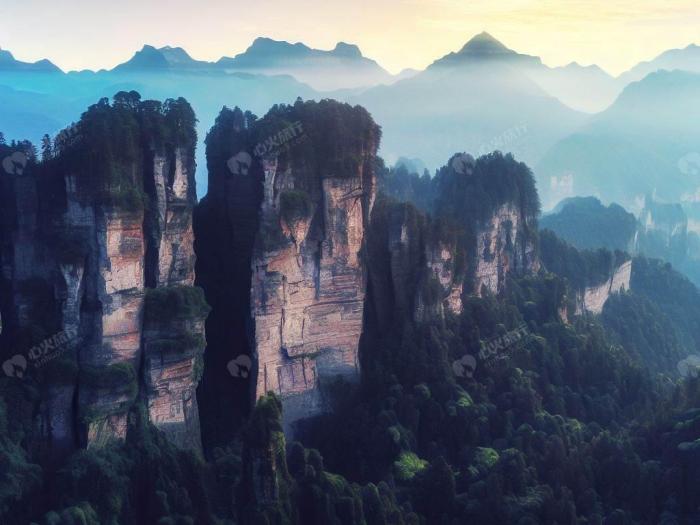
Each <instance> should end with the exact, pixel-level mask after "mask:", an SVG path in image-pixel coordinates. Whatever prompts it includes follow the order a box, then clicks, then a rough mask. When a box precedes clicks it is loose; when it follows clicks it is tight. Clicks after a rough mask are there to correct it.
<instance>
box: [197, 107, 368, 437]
mask: <svg viewBox="0 0 700 525" xmlns="http://www.w3.org/2000/svg"><path fill="white" fill-rule="evenodd" d="M225 129H228V133H225V132H224V130H225ZM210 139H211V140H209V139H208V147H209V149H208V153H209V164H210V178H211V180H210V188H219V189H220V190H216V189H215V190H214V191H216V192H217V194H214V193H213V192H212V191H210V195H208V196H207V197H206V198H205V199H204V201H203V203H202V206H201V207H200V215H201V221H198V223H199V222H201V224H202V225H204V224H207V223H208V224H211V221H212V220H213V219H212V218H213V217H215V216H219V217H222V218H224V217H225V219H224V220H225V223H224V224H223V225H222V228H223V233H222V236H221V238H218V239H216V240H214V239H211V240H210V241H206V243H205V242H200V241H199V240H198V256H199V257H200V266H199V268H204V265H207V266H208V267H209V266H211V267H213V266H214V264H215V263H214V262H213V261H214V260H215V259H214V258H215V257H217V254H216V253H214V251H213V250H214V248H213V245H214V244H218V245H220V246H228V247H229V248H227V250H230V252H229V253H231V255H234V253H235V254H236V255H235V257H236V259H232V260H231V264H232V265H233V264H236V265H238V264H241V263H242V264H244V265H245V264H248V265H249V266H248V268H249V270H248V271H247V272H246V273H247V274H248V279H240V281H239V282H237V284H236V287H235V290H232V291H233V293H234V294H236V295H238V296H240V295H242V294H246V295H248V296H249V298H250V303H249V304H242V305H239V306H240V307H239V308H238V309H237V315H238V316H240V317H242V318H243V321H241V319H238V320H234V321H232V322H233V324H237V325H238V326H239V330H238V336H237V337H236V336H233V334H232V333H229V334H228V336H227V337H232V336H233V339H229V341H231V342H233V340H234V339H236V338H240V339H242V336H245V339H246V341H247V342H246V343H243V344H240V345H239V346H237V347H234V348H233V352H231V350H232V346H231V344H230V343H229V344H228V348H227V347H226V339H222V341H221V349H220V350H218V352H221V353H222V354H224V353H225V352H228V353H226V354H225V358H224V359H222V360H221V362H225V360H226V359H228V360H229V362H228V365H227V367H226V368H228V370H229V372H230V373H231V375H232V376H233V377H232V378H231V377H229V378H228V380H229V381H231V380H239V381H240V380H241V379H244V380H247V381H248V382H249V388H250V392H251V395H252V398H253V399H258V398H260V397H261V396H262V395H264V394H265V393H266V392H268V391H273V392H275V393H276V394H278V395H279V396H280V397H281V399H282V403H283V406H284V411H283V414H284V424H285V427H286V429H287V430H290V429H291V428H292V425H293V424H294V423H295V422H296V421H298V420H299V419H302V418H304V417H308V416H312V415H314V414H317V413H319V411H321V410H323V396H322V394H321V392H320V385H321V383H322V382H324V381H330V380H331V379H332V378H334V377H337V376H344V377H346V378H356V377H357V375H358V372H359V371H358V364H357V353H358V345H359V339H360V335H361V333H362V319H363V308H364V298H365V263H364V259H363V256H362V251H363V246H364V243H365V231H366V229H367V227H368V223H369V216H370V212H371V209H372V205H373V202H374V195H375V177H374V161H375V156H376V150H377V147H378V143H379V129H378V127H377V126H376V125H375V124H374V122H372V120H371V117H369V115H368V114H367V112H366V111H364V110H363V109H361V108H352V107H350V106H347V105H343V104H339V103H336V102H330V101H323V102H321V103H318V104H317V103H301V102H298V103H297V104H295V105H294V106H282V107H279V108H275V109H273V110H272V111H271V112H270V114H268V115H267V116H266V117H265V118H264V119H262V120H260V121H256V120H255V119H254V118H251V117H250V116H246V115H243V114H242V113H241V112H236V111H233V112H230V114H227V113H225V112H224V113H222V115H221V116H220V117H219V120H218V122H217V126H215V128H214V129H213V130H212V132H211V133H210ZM219 141H220V142H219ZM270 144H272V146H270ZM271 148H272V149H271ZM222 150H223V151H222ZM224 152H225V154H224ZM213 164H216V165H213ZM224 167H225V169H224ZM242 194H243V195H246V196H247V198H246V200H247V202H248V203H249V204H248V206H247V207H244V208H243V209H241V208H240V207H239V206H237V204H236V200H237V199H239V198H240V195H242ZM250 203H253V205H254V206H255V207H252V205H251V204H250ZM225 210H229V211H228V212H227V211H225ZM202 227H204V226H202ZM198 231H199V229H198ZM219 253H221V252H219ZM236 261H238V262H236ZM218 264H219V265H221V266H224V267H225V266H226V264H227V262H226V261H221V260H219V263H218ZM244 271H245V270H244ZM217 272H218V273H219V276H222V275H224V274H226V273H230V270H229V269H227V268H221V269H220V270H217ZM206 280H207V281H208V282H204V281H202V286H203V287H204V288H205V290H206V292H207V296H208V297H209V295H210V294H211V295H212V296H214V295H216V294H217V292H216V290H214V288H215V287H216V286H218V285H217V284H216V283H218V282H222V280H221V279H220V278H217V277H216V276H213V277H212V276H207V277H206ZM209 282H210V283H211V284H209ZM239 300H240V299H239ZM218 304H221V308H219V307H218ZM224 304H226V299H225V298H221V302H220V303H219V302H217V301H216V300H213V301H212V306H213V308H214V311H213V313H212V314H213V316H218V315H219V313H221V315H222V319H221V322H222V323H224V322H227V321H225V320H224V317H223V316H224V315H225V314H224V313H223V308H224ZM212 319H213V318H212ZM211 323H212V321H210V324H211ZM212 329H213V330H222V332H223V330H224V329H223V328H222V327H221V326H219V327H218V328H217V327H214V326H212ZM208 333H209V332H208ZM240 339H239V340H240ZM235 344H236V343H234V345H235ZM210 346H211V343H210ZM207 352H209V349H208V350H207ZM215 352H217V350H214V351H213V352H212V357H211V359H212V362H213V360H214V359H215V358H214V357H213V354H214V353H215ZM207 359H210V358H209V357H208V358H207ZM248 363H251V364H252V365H253V369H252V370H251V376H248V374H247V372H248V371H247V370H246V374H245V376H244V377H241V373H242V369H241V365H246V364H248ZM207 368H209V366H208V364H207ZM208 374H209V372H208V370H207V371H205V384H206V383H207V382H208V381H207V379H208ZM211 374H212V381H211V382H210V385H209V386H211V387H212V388H214V389H215V388H216V386H212V385H211V383H215V382H216V380H215V379H214V377H215V374H216V372H214V371H212V373H211ZM221 380H222V378H219V381H221ZM221 388H222V389H224V388H225V387H221Z"/></svg>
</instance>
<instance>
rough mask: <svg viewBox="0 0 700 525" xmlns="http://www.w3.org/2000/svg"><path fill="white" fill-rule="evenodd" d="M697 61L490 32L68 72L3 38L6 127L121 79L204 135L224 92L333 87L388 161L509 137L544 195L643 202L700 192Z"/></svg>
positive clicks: (437, 158) (82, 102) (503, 145)
mask: <svg viewBox="0 0 700 525" xmlns="http://www.w3.org/2000/svg"><path fill="white" fill-rule="evenodd" d="M660 69H669V70H672V71H666V72H663V73H656V72H657V71H658V70H660ZM677 70H681V71H677ZM699 72H700V47H698V46H695V45H690V46H688V47H686V48H685V49H677V50H670V51H667V52H665V53H662V54H661V55H659V56H658V57H656V58H655V59H653V60H651V61H649V62H644V63H642V64H639V65H637V66H635V67H634V68H632V69H631V70H630V71H628V72H626V73H624V74H623V75H620V76H619V77H617V78H615V77H612V76H611V75H609V74H608V73H606V72H605V71H603V70H602V69H600V68H599V67H597V66H582V65H579V64H576V63H571V64H569V65H567V66H563V67H549V66H547V65H545V64H543V62H542V60H541V59H540V58H539V57H536V56H531V55H526V54H521V53H518V52H516V51H514V50H512V49H509V48H508V47H506V46H505V45H503V44H502V43H501V42H499V41H498V40H497V39H495V38H494V37H492V36H491V35H489V34H488V33H481V34H479V35H476V36H475V37H474V38H472V39H471V40H469V41H468V42H467V43H466V44H465V45H464V46H463V47H462V48H461V49H459V50H457V51H455V52H452V53H449V54H447V55H445V56H443V57H441V58H439V59H437V60H435V61H434V62H433V63H432V64H431V65H429V66H428V67H427V68H426V69H425V70H423V71H415V70H405V71H402V72H401V73H400V74H398V75H391V74H390V73H388V72H387V71H386V70H385V69H384V68H382V67H381V66H380V65H379V64H378V63H377V62H376V61H374V60H372V59H370V58H367V57H365V56H363V54H362V53H361V51H360V50H359V48H358V47H357V46H355V45H353V44H347V43H343V42H340V43H338V44H337V45H336V46H335V48H334V49H332V50H319V49H313V48H311V47H308V46H306V45H305V44H302V43H296V44H292V43H289V42H284V41H276V40H272V39H269V38H258V39H256V40H255V41H254V42H253V43H252V44H251V46H250V47H249V48H248V49H246V50H245V51H244V52H242V53H240V54H237V55H235V56H234V57H222V58H221V59H219V60H217V61H215V62H207V61H202V60H196V59H194V58H192V56H190V55H189V54H188V53H187V51H186V50H184V49H182V48H180V47H170V46H166V47H161V48H156V47H153V46H148V45H147V46H144V47H143V48H142V49H141V50H139V51H138V52H136V53H135V54H134V56H133V57H132V58H131V59H129V60H128V61H126V62H124V63H123V64H120V65H118V66H117V67H115V68H113V69H112V70H110V71H107V70H100V71H98V72H92V71H81V72H69V73H64V72H62V71H61V70H60V69H59V68H58V67H57V66H55V65H54V64H53V63H51V62H50V61H48V60H41V61H38V62H35V63H29V62H22V61H19V60H16V59H15V58H14V57H13V55H12V54H11V53H10V52H9V51H3V50H0V92H1V93H2V95H3V96H2V100H0V115H2V119H1V120H2V124H1V126H2V130H1V131H3V132H4V133H5V135H6V137H8V138H10V139H12V138H15V139H22V138H28V139H30V140H32V141H34V142H38V140H39V139H40V138H41V136H42V135H43V134H44V133H49V134H55V133H56V132H57V131H59V130H60V129H61V128H62V127H64V126H66V125H67V124H69V123H70V122H71V121H73V120H76V119H77V118H78V117H79V115H80V112H81V111H82V110H83V109H84V108H85V107H86V106H87V105H89V104H92V103H94V102H96V101H97V100H98V99H99V98H101V97H110V96H112V95H113V94H114V93H115V92H117V91H119V90H131V89H135V90H137V91H139V92H141V93H142V95H143V96H144V97H148V98H158V99H163V98H167V97H177V96H184V97H185V98H187V99H188V100H190V102H191V103H192V105H193V107H194V108H195V110H196V111H197V115H198V118H199V134H200V137H201V138H203V137H204V136H205V134H206V131H207V130H208V129H209V127H210V126H211V124H212V123H213V120H214V117H215V115H216V114H217V113H218V111H219V110H220V109H221V106H222V105H225V104H226V105H229V106H235V105H238V106H240V107H242V108H243V109H249V110H251V111H253V112H255V113H257V114H259V115H262V114H264V113H265V112H266V111H267V110H268V109H269V108H270V107H271V106H272V105H273V104H276V103H291V102H293V101H294V100H295V99H296V98H297V97H301V98H303V99H321V98H335V99H339V100H343V101H347V102H350V103H353V104H361V105H363V106H365V107H367V108H368V109H369V110H370V112H371V113H372V114H373V116H374V118H375V119H376V121H377V122H378V123H379V124H380V125H381V126H382V128H383V140H382V150H381V154H382V155H383V156H384V157H385V159H386V161H387V162H389V163H392V164H393V163H395V162H396V161H397V160H398V159H399V158H401V157H405V158H411V159H419V160H418V163H422V164H423V165H425V166H426V167H427V168H428V169H429V170H433V169H434V168H435V167H436V166H438V165H439V164H440V163H442V162H443V160H444V159H445V158H447V157H449V156H450V155H451V154H452V153H453V152H454V151H468V152H470V153H473V154H483V153H487V152H489V151H492V150H496V149H498V150H502V151H505V152H512V153H513V154H514V155H515V156H516V157H517V158H518V159H520V160H524V161H525V162H527V163H528V164H529V165H530V166H531V167H533V168H534V172H535V175H536V177H537V180H538V184H539V187H540V193H541V196H542V199H543V202H544V206H545V209H547V208H549V207H551V206H552V205H554V204H555V203H556V202H558V201H559V200H560V199H561V198H564V197H567V196H572V195H582V194H583V195H590V194H594V195H599V196H601V197H603V198H605V199H606V200H607V199H611V200H617V201H619V202H621V203H623V204H625V205H626V206H628V207H630V208H631V209H634V208H635V205H634V202H632V201H634V199H635V197H638V198H637V200H639V198H641V197H640V196H642V195H644V194H645V193H648V192H653V191H654V190H656V191H657V192H659V196H660V197H661V198H664V199H666V200H669V201H679V200H681V199H685V200H694V199H696V200H700V181H696V180H695V179H694V178H693V176H688V173H690V174H691V175H692V174H694V173H695V172H696V171H697V169H696V168H695V164H696V163H698V162H697V160H696V159H695V157H693V155H694V154H695V155H699V157H698V158H700V153H697V152H698V150H700V145H698V141H697V139H696V138H695V137H697V136H698V134H699V133H698V128H699V127H700V125H699V124H698V122H699V120H698V115H697V112H698V110H697V107H698V104H697V100H698V73H699ZM199 149H200V151H199V153H198V156H199V160H200V162H199V163H200V165H204V159H203V156H202V151H203V148H202V147H201V146H200V148H199ZM683 159H690V160H688V161H687V162H685V161H684V160H683ZM694 159H695V160H694ZM684 162H685V164H684ZM679 166H681V168H679ZM198 180H199V183H200V193H203V192H204V191H205V189H206V178H205V177H204V176H203V174H201V173H200V174H199V176H198ZM608 194H609V195H608Z"/></svg>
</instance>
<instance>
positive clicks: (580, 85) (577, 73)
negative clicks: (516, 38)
mask: <svg viewBox="0 0 700 525" xmlns="http://www.w3.org/2000/svg"><path fill="white" fill-rule="evenodd" d="M478 62H489V63H495V62H499V63H501V64H507V65H508V66H510V67H512V68H517V69H518V71H519V72H520V73H522V74H524V75H527V76H528V77H529V78H530V79H531V80H533V81H534V82H535V83H536V84H538V85H539V86H540V87H541V88H542V89H544V90H545V91H546V92H547V93H549V94H550V95H552V96H554V97H556V98H558V99H559V100H560V101H561V102H563V103H564V104H566V105H567V106H569V107H571V108H572V109H575V110H578V111H585V112H587V113H595V112H598V111H602V110H604V109H605V108H606V107H608V106H609V105H610V104H611V103H612V102H613V101H614V100H615V97H616V96H617V95H618V94H619V92H620V91H621V89H622V87H623V86H622V85H621V84H620V82H618V81H617V80H616V79H615V78H613V77H612V76H611V75H609V74H608V73H606V72H605V71H603V70H602V69H601V68H599V67H598V66H581V65H579V64H577V63H575V62H572V63H571V64H569V65H567V66H564V67H549V66H547V65H545V64H543V63H542V60H541V59H540V58H539V57H536V56H532V55H524V54H521V53H518V52H516V51H513V50H512V49H509V48H507V47H506V46H505V45H503V44H502V43H501V42H499V41H498V40H496V39H495V38H494V37H493V36H491V35H490V34H488V33H485V32H484V33H480V34H478V35H476V36H475V37H474V38H472V39H471V40H470V41H469V42H467V44H465V45H464V47H463V48H462V49H461V50H459V51H458V52H455V53H450V54H448V55H446V56H444V57H443V58H441V59H439V60H437V61H435V62H434V63H433V64H431V65H430V66H429V69H440V68H453V67H459V66H469V65H473V64H474V63H478Z"/></svg>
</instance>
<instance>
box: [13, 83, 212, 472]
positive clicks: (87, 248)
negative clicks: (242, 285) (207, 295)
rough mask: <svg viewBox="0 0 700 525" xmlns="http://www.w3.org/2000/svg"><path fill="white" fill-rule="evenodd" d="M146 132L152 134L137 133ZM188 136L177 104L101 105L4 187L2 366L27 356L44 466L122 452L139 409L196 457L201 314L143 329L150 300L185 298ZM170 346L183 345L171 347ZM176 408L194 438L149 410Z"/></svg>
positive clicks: (185, 115)
mask: <svg viewBox="0 0 700 525" xmlns="http://www.w3.org/2000/svg"><path fill="white" fill-rule="evenodd" d="M128 96H131V95H128ZM112 119H117V120H119V122H121V123H122V124H123V123H124V122H125V121H129V120H130V119H131V122H132V123H133V127H130V126H125V125H122V126H117V125H115V124H114V123H113V122H112ZM148 119H151V121H150V124H153V123H157V124H156V125H155V126H154V127H158V129H159V132H158V134H156V133H155V132H154V133H153V135H149V133H151V131H152V130H150V129H149V130H146V129H142V128H140V126H142V125H144V121H145V120H148ZM193 125H194V115H193V113H192V110H191V108H190V107H189V105H188V104H187V103H186V102H185V101H183V100H180V101H172V102H171V103H169V105H168V106H167V107H164V106H157V105H156V104H155V103H152V104H151V105H149V106H148V107H144V106H140V102H139V101H138V100H137V99H130V101H129V102H128V104H123V105H122V104H120V105H117V103H115V104H114V106H111V105H109V104H107V102H106V101H103V102H100V104H98V105H96V106H94V107H93V108H91V109H90V110H89V111H88V112H87V113H86V114H85V115H84V116H83V119H82V120H81V121H80V122H79V123H78V124H77V125H75V126H73V127H71V128H69V129H68V130H65V131H64V132H62V133H61V134H59V136H58V138H57V139H56V144H55V146H54V155H53V157H52V158H50V159H49V160H47V161H46V162H44V163H43V164H42V165H36V164H35V163H33V162H32V163H30V169H29V170H28V171H27V173H26V174H23V175H22V176H21V177H20V176H14V177H12V178H8V179H7V180H3V182H2V200H3V204H6V205H7V206H8V207H7V208H6V214H5V215H4V217H3V222H2V228H1V229H0V234H1V237H0V241H1V242H0V244H1V245H2V249H1V251H0V258H1V260H2V269H3V271H2V284H3V285H2V287H0V299H1V301H0V308H1V310H2V320H3V333H2V336H1V338H0V339H1V341H0V342H2V356H3V358H4V356H5V355H6V354H11V353H13V352H15V353H18V354H20V355H25V354H26V355H28V356H29V361H30V363H29V367H28V370H27V373H28V374H29V373H31V374H32V375H33V376H34V379H35V380H37V381H38V382H39V384H40V385H41V401H40V406H39V413H40V418H39V419H38V421H37V442H38V443H40V444H41V446H40V448H41V449H42V450H41V451H40V453H44V454H46V455H47V456H48V457H49V458H54V457H60V456H64V455H66V454H68V453H70V452H71V451H73V450H75V449H76V448H79V447H94V446H102V445H104V444H106V443H107V442H109V441H111V440H112V439H123V438H125V437H126V433H127V432H128V429H129V425H130V423H129V414H130V412H132V411H133V410H135V409H136V408H137V405H139V404H143V405H145V406H146V407H147V408H148V410H147V413H148V414H149V416H150V418H151V421H152V422H153V423H155V424H156V426H160V427H162V426H163V425H164V424H168V425H171V424H172V423H174V422H175V423H177V422H179V423H181V427H183V429H178V431H177V432H175V433H173V435H175V434H178V435H180V434H182V433H184V434H186V435H187V436H186V437H184V438H182V439H181V438H179V437H177V438H173V441H175V442H176V443H178V444H182V445H183V446H193V447H195V448H199V445H198V443H199V430H198V428H197V424H196V401H195V400H194V399H195V398H194V395H193V394H194V389H195V388H196V383H195V379H196V377H195V373H194V368H195V367H194V361H195V360H196V356H198V355H199V354H201V351H202V347H203V344H202V339H203V338H202V334H203V317H202V314H201V311H197V312H196V315H193V316H192V317H191V318H188V319H183V318H182V317H180V318H178V319H177V321H178V322H179V324H178V323H175V320H169V319H167V318H165V319H160V320H159V323H151V324H150V325H149V326H145V325H144V311H145V303H146V295H147V293H148V292H149V290H152V289H154V288H159V289H166V288H170V287H174V286H178V287H183V288H188V289H193V288H192V285H193V280H194V263H195V259H194V251H193V231H192V211H193V208H194V205H195V203H196V192H195V187H194V184H195V182H194V168H195V166H194V138H193V137H194V128H193ZM132 133H133V134H135V135H132ZM170 133H172V136H171V135H169V134H170ZM176 135H177V136H176ZM28 283H31V286H28ZM42 312H43V313H42ZM180 326H182V327H183V328H178V327H180ZM184 327H186V331H182V330H185V328H184ZM178 330H180V332H178ZM178 333H179V334H180V335H182V336H183V337H184V336H185V335H186V336H188V337H189V339H190V341H191V342H192V344H190V345H189V347H187V348H184V347H183V345H181V344H177V341H174V340H173V334H178ZM153 341H159V344H151V343H153ZM145 346H146V347H147V348H148V351H147V352H145ZM173 347H177V352H179V353H180V354H181V355H180V357H179V358H177V359H176V358H173V353H174V352H173V350H172V349H173ZM34 349H39V350H34ZM177 352H175V353H177ZM34 354H36V355H34ZM185 365H187V366H185ZM188 366H189V368H187V367H188ZM143 385H145V388H143ZM185 402H189V405H187V406H186V408H185V413H187V411H188V410H189V412H190V413H194V416H193V417H192V418H191V419H193V420H194V421H195V423H194V424H193V425H190V424H188V421H184V422H182V421H179V420H178V419H177V417H180V416H177V415H176V416H173V417H175V419H173V418H170V419H168V418H163V409H162V408H159V407H162V406H163V405H167V406H168V410H173V411H176V410H179V407H180V406H181V405H182V404H183V403H185ZM193 403H195V404H194V406H193V405H192V404H193ZM169 428H170V427H169ZM181 430H182V431H181Z"/></svg>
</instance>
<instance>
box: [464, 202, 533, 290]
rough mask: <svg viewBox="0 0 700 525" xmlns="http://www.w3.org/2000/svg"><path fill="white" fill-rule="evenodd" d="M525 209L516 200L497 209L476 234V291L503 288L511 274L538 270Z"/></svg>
mask: <svg viewBox="0 0 700 525" xmlns="http://www.w3.org/2000/svg"><path fill="white" fill-rule="evenodd" d="M525 223H526V219H525V218H524V217H523V211H522V210H520V209H519V208H518V206H517V205H516V204H514V203H507V204H503V205H501V206H499V207H498V208H497V209H495V210H494V211H493V212H492V214H491V216H490V217H489V218H488V220H486V221H485V223H484V224H483V225H481V226H480V227H479V228H478V230H477V234H476V238H477V241H476V247H477V253H476V263H475V266H476V268H475V275H474V292H475V293H477V294H482V293H483V291H484V289H485V290H488V291H489V292H491V293H493V294H497V293H498V292H500V291H502V290H503V288H504V286H505V283H506V278H507V276H508V274H510V273H515V274H521V275H522V274H525V273H527V272H536V271H537V270H538V269H539V261H538V259H537V250H536V246H535V242H534V239H533V237H532V235H530V233H529V231H530V230H529V229H528V228H526V226H528V225H526V224H525Z"/></svg>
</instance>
